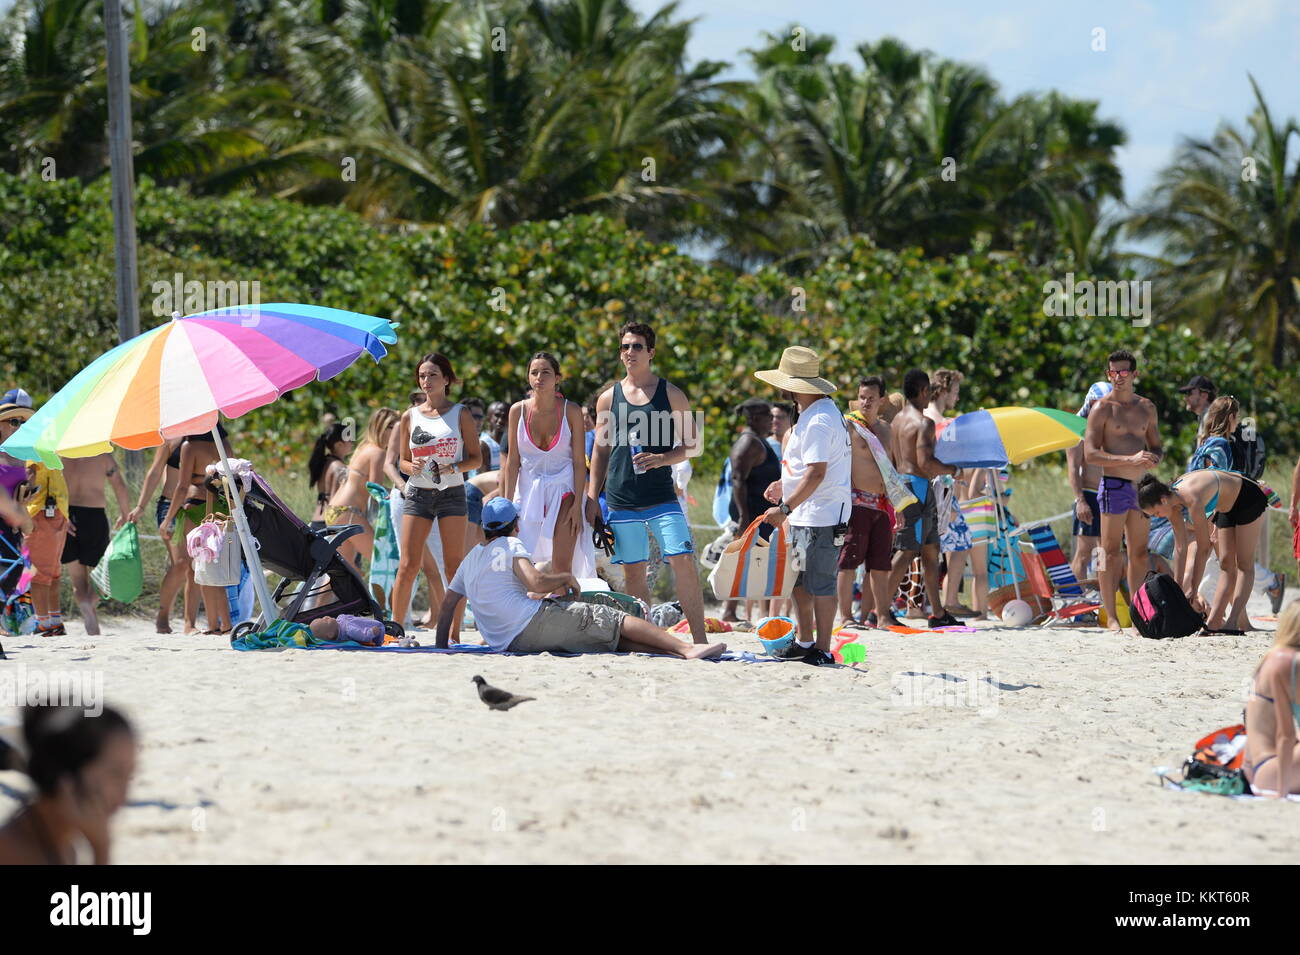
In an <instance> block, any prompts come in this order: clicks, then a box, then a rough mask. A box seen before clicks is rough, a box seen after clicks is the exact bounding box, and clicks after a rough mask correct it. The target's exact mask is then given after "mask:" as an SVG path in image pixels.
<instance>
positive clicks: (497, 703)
mask: <svg viewBox="0 0 1300 955" xmlns="http://www.w3.org/2000/svg"><path fill="white" fill-rule="evenodd" d="M474 682H475V683H477V684H478V698H479V699H480V700H482V701H483V702H484V703H486V704H487V707H488V709H490V710H508V709H510V707H512V706H518V705H519V704H520V703H527V702H528V701H529V700H535V699H537V697H535V696H515V695H514V694H513V693H507V692H506V691H505V690H498V689H497V688H496V687H495V686H489V685H488V682H487V681H486V680H484V679H483V678H482V677H481V676H476V677H474Z"/></svg>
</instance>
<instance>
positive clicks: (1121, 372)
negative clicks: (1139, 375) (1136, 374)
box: [1106, 368, 1133, 378]
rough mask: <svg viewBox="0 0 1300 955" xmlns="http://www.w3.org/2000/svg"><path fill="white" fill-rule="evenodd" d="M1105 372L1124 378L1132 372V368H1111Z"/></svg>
mask: <svg viewBox="0 0 1300 955" xmlns="http://www.w3.org/2000/svg"><path fill="white" fill-rule="evenodd" d="M1106 374H1108V375H1115V376H1117V377H1120V378H1125V377H1127V376H1129V375H1131V374H1133V370H1132V369H1131V368H1112V369H1110V370H1109V371H1107V372H1106Z"/></svg>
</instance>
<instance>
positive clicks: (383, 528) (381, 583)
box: [366, 481, 399, 604]
mask: <svg viewBox="0 0 1300 955" xmlns="http://www.w3.org/2000/svg"><path fill="white" fill-rule="evenodd" d="M366 490H367V491H369V492H370V496H371V498H372V499H374V501H375V502H376V504H377V505H378V509H379V513H378V514H376V515H375V522H374V524H375V546H374V548H373V549H372V550H371V552H370V589H371V590H374V588H376V587H378V588H379V589H380V590H382V591H383V592H384V603H385V604H390V603H392V598H393V584H395V583H396V582H397V562H398V557H399V555H398V549H397V534H396V533H395V532H394V530H393V516H392V514H391V513H390V512H389V510H388V492H387V491H386V490H384V488H383V486H382V485H379V484H376V483H375V482H374V481H367V482H366Z"/></svg>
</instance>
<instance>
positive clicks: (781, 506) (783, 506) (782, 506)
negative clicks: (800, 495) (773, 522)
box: [776, 501, 790, 517]
mask: <svg viewBox="0 0 1300 955" xmlns="http://www.w3.org/2000/svg"><path fill="white" fill-rule="evenodd" d="M776 509H777V510H778V511H780V512H781V513H782V514H784V515H785V516H786V517H789V516H790V505H789V504H787V503H786V502H785V501H782V502H781V503H780V504H778V505H777V506H776Z"/></svg>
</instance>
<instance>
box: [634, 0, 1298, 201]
mask: <svg viewBox="0 0 1300 955" xmlns="http://www.w3.org/2000/svg"><path fill="white" fill-rule="evenodd" d="M631 2H632V4H633V5H634V6H635V7H637V8H638V9H640V10H642V11H643V12H645V13H647V14H648V13H650V12H652V11H654V10H657V9H659V8H660V7H661V6H663V3H660V2H658V0H631ZM677 12H678V15H679V16H680V17H682V18H693V19H694V18H698V19H697V23H696V25H695V29H694V32H693V35H692V40H691V54H692V56H693V57H695V58H699V59H711V60H726V61H727V62H730V63H732V64H735V67H736V68H735V69H734V70H733V71H732V73H731V74H730V75H732V76H736V77H743V76H748V75H750V74H749V72H748V69H747V67H745V66H744V65H743V58H742V56H741V55H740V51H741V50H742V49H744V48H745V47H752V46H756V45H757V44H758V37H759V34H760V32H762V31H767V32H772V33H782V34H788V30H789V27H790V25H791V24H794V23H797V24H798V25H800V26H803V27H805V28H806V29H807V30H808V31H809V32H816V33H829V34H832V35H833V36H835V37H836V38H837V42H836V51H835V53H834V55H833V56H834V58H835V59H837V60H843V61H846V62H857V54H856V52H855V49H854V48H855V47H856V46H857V45H858V44H859V43H862V42H863V41H874V40H877V39H879V38H881V37H884V36H895V37H898V38H899V39H901V40H903V41H904V42H905V43H907V44H908V45H909V46H911V47H914V48H920V49H929V50H933V51H934V52H935V53H937V54H939V55H941V56H944V57H947V58H949V59H954V60H960V61H963V62H969V63H973V64H977V65H980V66H982V67H984V68H985V69H986V70H988V72H989V73H990V74H991V75H992V77H993V78H994V79H995V80H996V81H997V83H998V85H999V87H1000V89H1001V92H1002V94H1003V96H1005V97H1007V98H1012V97H1014V96H1015V95H1017V94H1019V93H1023V92H1028V91H1033V90H1038V91H1043V90H1048V89H1057V90H1060V91H1061V92H1063V93H1067V94H1069V95H1071V96H1074V97H1077V98H1081V99H1085V98H1086V99H1095V100H1098V101H1100V103H1101V115H1102V116H1104V117H1106V118H1110V119H1115V120H1118V121H1119V122H1120V124H1121V125H1122V126H1123V127H1124V128H1125V130H1126V131H1127V133H1128V137H1129V139H1128V145H1127V146H1125V147H1124V148H1123V149H1122V150H1121V151H1120V152H1119V161H1120V167H1121V169H1122V170H1123V173H1124V184H1125V193H1126V196H1127V198H1128V200H1129V201H1130V202H1135V201H1137V200H1138V199H1140V198H1141V196H1142V194H1143V193H1144V192H1145V191H1146V190H1147V188H1149V187H1150V186H1151V185H1152V184H1153V182H1154V179H1155V176H1156V174H1157V172H1158V171H1159V170H1160V168H1161V167H1162V166H1164V165H1165V164H1166V163H1168V162H1169V160H1170V158H1171V157H1172V154H1173V151H1174V149H1175V147H1176V146H1177V144H1178V142H1179V141H1180V138H1181V137H1183V136H1195V137H1206V136H1209V135H1210V134H1211V133H1212V132H1213V131H1214V129H1215V127H1216V126H1217V125H1218V124H1219V122H1220V120H1223V119H1227V120H1229V121H1231V122H1233V123H1236V124H1239V125H1240V124H1243V123H1244V120H1245V118H1246V116H1247V115H1248V114H1249V112H1250V110H1251V108H1252V102H1253V98H1252V93H1251V90H1250V83H1249V81H1248V79H1247V76H1246V74H1247V73H1248V72H1250V73H1253V74H1254V76H1255V79H1256V81H1258V83H1259V84H1260V89H1261V90H1262V91H1263V92H1264V96H1265V98H1266V99H1267V101H1268V104H1269V108H1270V109H1271V110H1272V112H1273V118H1274V121H1275V122H1281V121H1282V120H1284V119H1286V118H1287V117H1300V2H1298V0H1161V2H1143V0H1122V2H1113V0H1092V2H1086V3H1080V2H1056V0H984V2H981V0H891V2H880V0H681V2H680V4H679V5H678V8H677ZM1096 27H1101V28H1103V29H1104V30H1105V31H1106V34H1105V36H1106V50H1105V52H1093V50H1092V49H1091V44H1092V37H1093V30H1094V28H1096Z"/></svg>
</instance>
